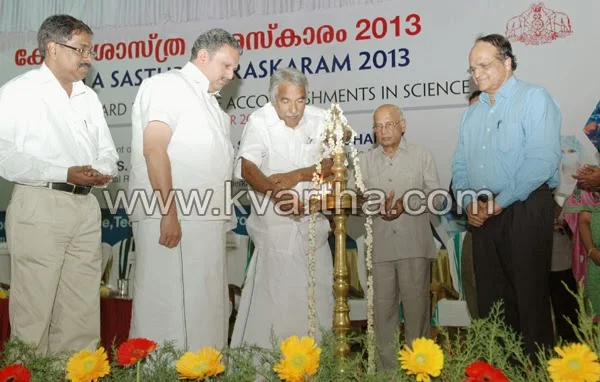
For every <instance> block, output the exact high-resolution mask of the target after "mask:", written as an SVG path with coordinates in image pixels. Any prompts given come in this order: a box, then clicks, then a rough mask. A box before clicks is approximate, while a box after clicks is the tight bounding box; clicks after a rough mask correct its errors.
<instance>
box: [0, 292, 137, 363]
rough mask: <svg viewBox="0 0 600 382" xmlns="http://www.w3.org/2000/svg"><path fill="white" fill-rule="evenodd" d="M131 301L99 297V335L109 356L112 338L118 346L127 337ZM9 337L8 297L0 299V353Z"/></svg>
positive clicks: (110, 356)
mask: <svg viewBox="0 0 600 382" xmlns="http://www.w3.org/2000/svg"><path fill="white" fill-rule="evenodd" d="M131 303H132V300H126V299H117V298H101V299H100V325H101V326H100V337H101V341H102V346H104V348H105V349H106V352H107V354H108V356H109V358H112V344H113V340H114V341H115V342H114V344H115V347H116V348H118V347H119V345H121V343H123V342H124V341H126V340H127V338H128V337H129V325H130V323H131ZM9 337H10V323H9V320H8V299H0V353H1V352H3V351H4V343H5V342H6V341H7V340H8V339H9Z"/></svg>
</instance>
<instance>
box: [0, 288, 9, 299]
mask: <svg viewBox="0 0 600 382" xmlns="http://www.w3.org/2000/svg"><path fill="white" fill-rule="evenodd" d="M0 298H8V293H6V291H5V290H4V289H2V288H0Z"/></svg>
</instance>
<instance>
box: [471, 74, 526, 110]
mask: <svg viewBox="0 0 600 382" xmlns="http://www.w3.org/2000/svg"><path fill="white" fill-rule="evenodd" d="M517 81H518V80H517V78H516V77H515V76H514V74H513V75H511V76H510V77H509V78H508V80H506V81H505V82H504V83H503V84H502V86H500V88H499V89H498V90H497V91H496V99H498V98H503V99H507V98H508V97H510V95H511V94H512V93H513V90H514V89H515V87H516V86H517ZM479 98H480V99H482V100H483V101H485V102H486V103H487V104H491V102H490V95H489V94H488V93H485V92H484V93H481V95H480V96H479Z"/></svg>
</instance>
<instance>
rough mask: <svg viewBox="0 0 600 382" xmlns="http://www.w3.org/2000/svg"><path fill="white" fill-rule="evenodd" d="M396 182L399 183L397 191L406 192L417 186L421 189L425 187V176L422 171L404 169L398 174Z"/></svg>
mask: <svg viewBox="0 0 600 382" xmlns="http://www.w3.org/2000/svg"><path fill="white" fill-rule="evenodd" d="M395 184H397V185H399V188H400V189H399V190H397V191H396V193H397V194H398V192H400V193H405V192H406V191H408V190H412V189H415V188H418V189H421V188H423V176H422V174H421V172H420V171H415V170H404V171H399V172H398V173H397V174H396V181H395Z"/></svg>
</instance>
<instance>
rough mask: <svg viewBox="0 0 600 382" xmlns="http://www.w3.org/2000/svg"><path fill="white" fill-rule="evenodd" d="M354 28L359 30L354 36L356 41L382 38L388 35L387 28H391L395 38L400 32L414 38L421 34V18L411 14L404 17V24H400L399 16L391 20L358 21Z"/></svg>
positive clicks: (377, 18)
mask: <svg viewBox="0 0 600 382" xmlns="http://www.w3.org/2000/svg"><path fill="white" fill-rule="evenodd" d="M356 28H358V29H359V31H358V34H357V35H356V40H357V41H360V40H370V39H371V38H375V39H381V38H384V37H385V36H386V35H387V34H388V28H393V33H394V36H395V37H400V36H401V35H402V31H404V33H406V34H407V35H409V36H416V35H418V34H419V33H420V32H421V16H419V15H418V14H416V13H411V14H410V15H408V16H406V19H405V20H404V22H402V20H401V19H400V16H396V17H394V18H393V19H391V20H386V19H385V18H383V17H376V18H374V19H373V20H370V19H360V20H358V21H357V22H356ZM390 31H391V30H390Z"/></svg>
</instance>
